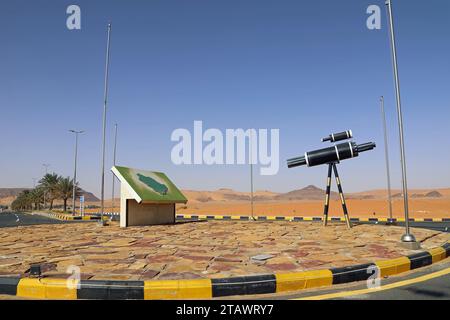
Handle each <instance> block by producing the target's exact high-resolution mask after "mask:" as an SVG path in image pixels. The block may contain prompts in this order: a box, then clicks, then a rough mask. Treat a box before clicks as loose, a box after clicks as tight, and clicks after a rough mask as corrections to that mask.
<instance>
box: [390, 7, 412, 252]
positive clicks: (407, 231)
mask: <svg viewBox="0 0 450 320" xmlns="http://www.w3.org/2000/svg"><path fill="white" fill-rule="evenodd" d="M386 6H387V11H388V20H389V29H390V30H389V35H390V42H391V53H392V67H393V72H394V82H395V97H396V101H397V118H398V130H399V137H400V158H401V165H402V191H403V206H404V210H405V234H404V235H403V236H402V238H401V240H402V242H403V244H405V245H406V246H408V247H414V248H416V247H418V243H417V242H416V238H415V237H414V235H413V234H411V232H410V228H409V209H408V183H407V181H406V159H405V144H404V137H403V116H402V106H401V99H400V80H399V76H398V64H397V48H396V44H395V31H394V18H393V13H392V3H391V0H386Z"/></svg>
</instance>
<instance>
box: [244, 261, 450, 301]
mask: <svg viewBox="0 0 450 320" xmlns="http://www.w3.org/2000/svg"><path fill="white" fill-rule="evenodd" d="M236 298H238V299H239V297H236ZM254 298H255V299H263V300H266V299H270V300H271V299H276V300H450V261H449V259H446V260H444V261H443V262H440V263H437V264H434V265H431V266H428V267H424V268H421V269H418V270H416V271H412V272H408V273H407V274H404V275H397V276H392V277H389V278H385V279H381V287H380V290H373V289H367V284H366V282H365V281H362V282H357V283H352V284H342V285H335V286H333V287H332V288H328V289H326V288H325V289H320V288H319V289H309V290H303V291H299V292H296V293H291V294H285V295H265V296H264V297H261V296H260V297H257V296H254Z"/></svg>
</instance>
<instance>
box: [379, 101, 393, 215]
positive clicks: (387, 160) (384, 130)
mask: <svg viewBox="0 0 450 320" xmlns="http://www.w3.org/2000/svg"><path fill="white" fill-rule="evenodd" d="M380 103H381V117H382V120H383V132H384V155H385V158H386V179H387V187H388V204H389V219H390V222H392V218H393V217H392V193H391V175H390V172H389V150H388V149H389V148H388V136H387V125H386V112H385V110H384V97H383V96H381V97H380Z"/></svg>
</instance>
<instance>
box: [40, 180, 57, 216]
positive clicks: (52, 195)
mask: <svg viewBox="0 0 450 320" xmlns="http://www.w3.org/2000/svg"><path fill="white" fill-rule="evenodd" d="M59 179H60V176H58V175H57V174H56V173H47V174H46V175H45V176H44V177H43V178H42V179H41V180H39V186H40V187H42V188H43V189H44V192H45V198H46V200H48V201H49V202H50V210H52V209H53V201H54V200H55V199H56V198H57V197H58V188H57V186H58V181H59Z"/></svg>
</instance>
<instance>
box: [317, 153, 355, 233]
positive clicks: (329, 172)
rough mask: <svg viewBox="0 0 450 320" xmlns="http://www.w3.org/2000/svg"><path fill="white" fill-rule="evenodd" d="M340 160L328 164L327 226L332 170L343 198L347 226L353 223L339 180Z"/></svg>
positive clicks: (324, 221) (325, 207)
mask: <svg viewBox="0 0 450 320" xmlns="http://www.w3.org/2000/svg"><path fill="white" fill-rule="evenodd" d="M337 163H339V162H331V163H329V164H328V178H327V189H326V194H325V206H324V208H323V225H324V226H326V225H327V223H328V207H329V204H330V191H331V175H332V173H333V172H332V171H331V170H333V171H334V176H335V178H336V184H337V187H338V190H339V196H340V198H341V203H342V210H343V211H344V217H345V222H346V223H347V227H348V228H351V227H352V223H351V222H350V218H349V217H348V211H347V205H346V204H345V198H344V192H343V191H342V186H341V181H340V180H339V174H338V171H337V167H336V164H337Z"/></svg>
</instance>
